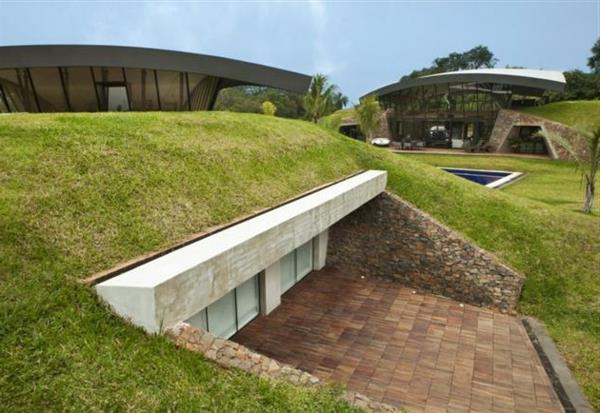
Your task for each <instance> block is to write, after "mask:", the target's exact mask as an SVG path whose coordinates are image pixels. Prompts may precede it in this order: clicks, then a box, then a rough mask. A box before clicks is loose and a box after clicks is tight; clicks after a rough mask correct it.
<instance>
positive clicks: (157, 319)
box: [96, 170, 387, 333]
mask: <svg viewBox="0 0 600 413" xmlns="http://www.w3.org/2000/svg"><path fill="white" fill-rule="evenodd" d="M386 183H387V173H386V172H385V171H375V170H371V171H366V172H363V173H360V174H358V175H355V176H353V177H350V178H348V179H346V180H343V181H341V182H338V183H336V184H333V185H331V186H328V187H325V188H323V189H321V190H319V191H316V192H313V193H310V194H308V195H306V196H305V197H302V198H300V199H297V200H294V201H292V202H290V203H287V204H284V205H282V206H280V207H277V208H274V209H272V210H269V211H267V212H265V213H263V214H261V215H258V216H255V217H253V218H250V219H248V220H246V221H243V222H241V223H239V224H236V225H233V226H231V227H228V228H226V229H224V230H223V231H220V232H217V233H215V234H213V235H210V236H208V237H206V238H202V239H200V240H198V241H196V242H193V243H191V244H189V245H186V246H184V247H182V248H180V249H177V250H175V251H173V252H171V253H168V254H166V255H163V256H160V257H158V258H156V259H154V260H152V261H149V262H146V263H144V264H142V265H140V266H138V267H135V268H133V269H131V270H129V271H126V272H124V273H121V274H120V275H117V276H115V277H114V278H111V279H108V280H106V281H104V282H101V283H100V284H98V285H96V291H97V293H98V295H99V296H100V297H101V298H102V299H103V300H105V301H106V302H107V303H108V304H109V305H110V306H111V307H112V308H113V309H114V311H115V312H117V313H118V314H119V315H121V316H122V317H124V318H127V319H128V320H130V321H131V322H132V323H133V324H135V325H138V326H140V327H143V328H144V329H145V330H146V331H148V332H151V333H155V332H160V331H161V330H162V329H164V328H168V327H170V326H172V325H174V324H176V323H177V322H179V321H182V320H186V319H188V318H189V317H191V316H193V315H194V314H196V313H198V312H199V311H200V310H202V309H203V308H205V307H206V306H208V305H209V304H211V303H212V302H214V301H216V300H217V299H219V298H220V297H221V296H223V295H224V294H225V293H227V292H228V291H230V290H232V289H233V288H235V287H236V286H238V285H240V284H241V283H243V282H244V281H246V280H247V279H249V278H251V277H252V276H254V275H255V274H257V273H259V272H260V271H262V270H263V269H265V268H267V267H268V266H270V265H272V264H273V263H275V262H277V261H278V260H279V259H280V258H281V257H283V256H284V255H286V254H288V253H290V252H291V251H293V250H294V249H295V248H297V247H299V246H300V245H302V244H304V243H306V242H307V241H309V240H311V239H312V238H313V237H315V236H317V235H318V234H320V233H321V232H323V231H324V230H326V229H327V228H329V227H330V226H331V225H333V224H334V223H336V222H337V221H339V220H340V219H342V218H343V217H345V216H346V215H348V214H350V213H351V212H352V211H354V210H355V209H357V208H359V207H360V206H361V205H363V204H365V203H366V202H368V201H370V200H371V199H373V198H374V197H375V196H377V195H378V194H380V193H381V192H383V191H384V190H385V186H386Z"/></svg>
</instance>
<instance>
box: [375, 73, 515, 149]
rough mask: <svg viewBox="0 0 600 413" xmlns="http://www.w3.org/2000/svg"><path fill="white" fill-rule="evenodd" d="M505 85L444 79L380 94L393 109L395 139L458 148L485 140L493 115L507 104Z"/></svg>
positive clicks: (382, 101)
mask: <svg viewBox="0 0 600 413" xmlns="http://www.w3.org/2000/svg"><path fill="white" fill-rule="evenodd" d="M511 99H512V92H511V89H510V87H509V85H504V84H490V83H486V84H483V83H446V84H438V85H428V86H419V87H414V88H409V89H403V90H400V91H398V92H394V93H390V94H388V95H384V96H381V97H380V101H381V103H382V104H383V106H384V107H385V108H386V109H389V108H391V109H393V113H394V115H393V117H394V119H393V123H392V124H395V125H396V128H395V131H394V134H395V139H397V140H400V141H404V142H415V141H416V142H417V143H419V144H420V145H419V146H421V145H422V146H429V147H435V146H437V147H447V148H451V147H452V148H458V147H463V146H467V145H474V144H476V143H477V142H479V141H482V140H487V139H488V138H489V134H490V133H491V130H492V128H493V125H494V122H495V119H496V115H497V113H498V111H499V110H500V109H502V108H508V107H510V105H511Z"/></svg>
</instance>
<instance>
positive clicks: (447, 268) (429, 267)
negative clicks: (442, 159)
mask: <svg viewBox="0 0 600 413" xmlns="http://www.w3.org/2000/svg"><path fill="white" fill-rule="evenodd" d="M327 264H328V265H332V266H335V267H337V268H340V269H342V270H344V269H347V270H349V271H352V272H357V273H359V274H363V275H365V276H368V277H369V276H372V277H391V278H393V279H395V280H398V281H400V282H401V283H403V284H404V285H406V286H410V287H413V288H415V289H418V290H421V291H426V292H429V293H433V294H439V295H442V296H445V297H449V298H452V299H455V300H459V301H462V302H465V303H469V304H474V305H478V306H483V307H489V308H494V309H497V310H501V311H506V312H514V309H515V306H516V305H517V302H518V299H519V296H520V293H521V287H522V285H523V281H524V278H523V276H522V275H520V274H518V273H516V272H515V271H513V270H511V269H510V268H508V267H507V266H505V265H503V264H501V263H500V262H499V261H498V260H497V259H496V258H495V257H494V256H493V255H492V254H490V253H489V252H487V251H485V250H483V249H481V248H478V247H477V246H475V245H474V244H473V243H471V242H469V241H467V240H466V239H465V238H463V237H462V236H460V235H459V234H457V233H455V232H454V231H452V230H450V229H449V228H447V227H446V226H444V225H442V224H441V223H439V222H438V221H436V220H435V219H433V218H432V217H431V216H429V215H427V214H425V213H424V212H422V211H420V210H418V209H417V208H415V207H413V206H412V205H410V204H409V203H407V202H405V201H404V200H402V199H400V198H399V197H397V196H395V195H393V194H390V193H387V192H386V193H383V194H381V195H379V196H378V197H376V198H375V199H373V200H372V201H370V202H369V203H367V204H365V205H364V206H362V207H361V208H359V209H358V210H356V211H355V212H353V213H352V214H350V215H348V216H347V217H345V218H343V219H342V220H341V221H339V222H338V223H336V224H335V225H334V226H333V227H331V228H330V230H329V245H328V253H327Z"/></svg>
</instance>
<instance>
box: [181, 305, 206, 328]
mask: <svg viewBox="0 0 600 413" xmlns="http://www.w3.org/2000/svg"><path fill="white" fill-rule="evenodd" d="M185 322H186V323H188V324H189V325H191V326H192V327H196V328H201V329H202V330H205V331H206V330H208V324H207V322H206V308H205V309H204V310H202V311H200V312H199V313H197V314H195V315H193V316H191V317H190V318H188V319H187V320H186V321H185Z"/></svg>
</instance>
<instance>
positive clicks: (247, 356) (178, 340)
mask: <svg viewBox="0 0 600 413" xmlns="http://www.w3.org/2000/svg"><path fill="white" fill-rule="evenodd" d="M165 335H166V336H167V337H169V338H170V339H171V340H172V341H174V342H175V344H176V345H177V346H178V347H181V348H185V349H187V350H190V351H193V352H196V353H201V354H203V355H204V356H205V357H206V358H207V359H209V360H212V361H214V362H215V363H217V364H218V365H220V366H222V367H225V368H232V367H234V368H238V369H241V370H244V371H247V372H249V373H252V374H255V375H257V376H259V377H262V378H265V379H275V380H283V381H286V382H288V383H291V384H294V385H298V386H304V387H309V388H310V387H313V388H315V387H318V386H322V385H324V383H323V382H322V381H321V380H319V379H318V378H317V377H315V376H313V375H312V374H309V373H307V372H304V371H301V370H298V369H295V368H293V367H290V366H288V365H285V364H283V363H279V362H278V361H276V360H273V359H272V358H269V357H266V356H263V355H261V354H258V353H255V352H254V351H252V350H250V349H248V348H247V347H244V346H242V345H241V344H238V343H234V342H233V341H230V340H224V339H221V338H218V337H215V336H213V335H212V334H211V333H209V332H207V331H204V330H201V329H199V328H196V327H192V326H191V325H189V324H187V323H183V322H181V323H178V324H177V325H175V326H174V327H172V328H170V329H168V330H166V331H165ZM340 398H341V399H342V400H344V401H346V402H348V403H349V404H351V405H353V406H356V407H360V408H362V409H364V410H366V411H367V412H390V413H391V412H398V411H399V410H398V409H396V408H395V407H393V406H390V405H388V404H385V403H379V402H375V401H373V400H371V399H369V398H368V397H367V396H365V395H363V394H360V393H356V392H349V391H345V392H343V393H342V394H341V396H340Z"/></svg>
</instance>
